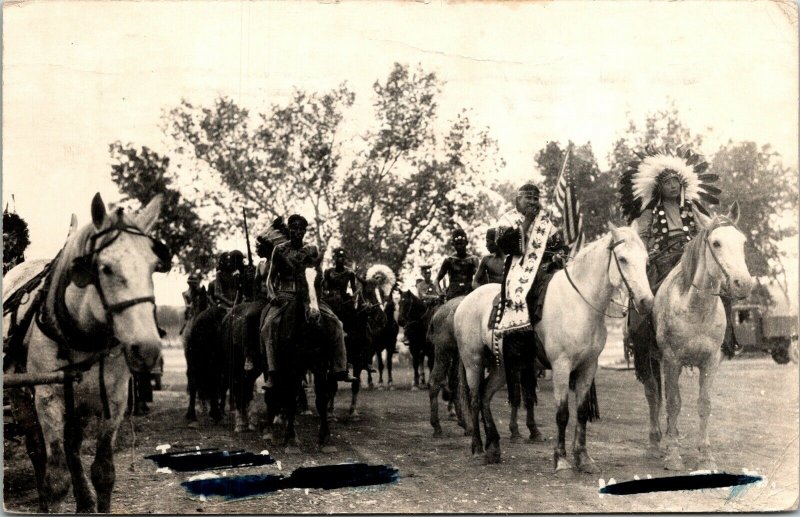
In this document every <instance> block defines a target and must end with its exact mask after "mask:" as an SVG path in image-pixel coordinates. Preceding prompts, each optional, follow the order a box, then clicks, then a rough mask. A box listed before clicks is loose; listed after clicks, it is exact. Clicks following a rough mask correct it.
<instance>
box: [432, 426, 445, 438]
mask: <svg viewBox="0 0 800 517" xmlns="http://www.w3.org/2000/svg"><path fill="white" fill-rule="evenodd" d="M442 434H444V433H442V428H441V427H434V428H433V437H434V438H441V436H442Z"/></svg>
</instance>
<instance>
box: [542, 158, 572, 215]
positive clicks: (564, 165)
mask: <svg viewBox="0 0 800 517" xmlns="http://www.w3.org/2000/svg"><path fill="white" fill-rule="evenodd" d="M571 150H572V143H569V144H567V150H566V152H565V153H564V163H562V164H561V171H559V173H558V177H557V178H556V184H555V188H553V190H552V192H550V201H549V203H548V204H549V205H550V206H552V205H554V204H555V199H553V198H554V196H555V194H556V192H557V191H558V184H559V183H561V177H562V176H563V175H564V171H565V170H566V168H567V162H568V161H569V153H570V151H571ZM559 212H561V210H559ZM561 217H562V218H563V217H564V214H563V213H562V214H561Z"/></svg>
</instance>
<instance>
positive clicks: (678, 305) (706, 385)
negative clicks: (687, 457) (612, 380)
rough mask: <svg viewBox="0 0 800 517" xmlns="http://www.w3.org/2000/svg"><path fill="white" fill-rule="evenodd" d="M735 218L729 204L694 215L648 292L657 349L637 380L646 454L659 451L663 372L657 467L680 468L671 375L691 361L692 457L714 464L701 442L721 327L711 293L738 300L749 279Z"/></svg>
mask: <svg viewBox="0 0 800 517" xmlns="http://www.w3.org/2000/svg"><path fill="white" fill-rule="evenodd" d="M738 219H739V205H738V203H734V204H733V205H731V207H730V210H729V212H728V214H727V215H724V216H715V217H714V218H713V219H711V220H710V221H704V220H698V222H700V223H701V226H702V229H701V230H700V232H699V233H698V234H697V236H696V237H695V238H694V239H693V240H692V241H691V242H690V243H689V244H687V245H686V247H685V248H684V250H683V256H682V257H681V261H680V263H679V264H678V265H677V266H676V267H675V268H674V269H673V270H672V271H671V272H670V273H669V274H668V275H667V277H666V278H665V279H664V282H663V283H662V284H661V286H660V287H659V289H658V292H657V293H656V297H655V305H654V307H653V322H654V324H655V330H656V342H657V343H658V348H657V350H654V351H653V353H652V354H651V356H650V358H651V363H650V364H651V365H652V369H651V370H650V375H649V377H648V378H646V379H645V382H644V389H645V396H646V397H647V403H648V405H649V406H650V447H649V449H648V454H649V455H651V456H660V442H661V427H660V424H659V420H660V416H661V377H662V375H663V378H664V388H665V390H664V391H665V392H666V400H667V437H666V449H667V450H666V458H665V460H664V467H665V468H666V469H669V470H683V468H684V467H683V460H682V458H681V455H680V450H679V447H680V444H679V442H678V438H679V436H678V415H679V414H680V411H681V394H680V384H679V379H680V375H681V370H683V368H684V366H697V367H698V369H699V370H700V376H699V378H700V393H699V397H698V399H697V412H698V414H699V416H700V433H699V443H698V449H699V453H700V457H699V460H698V465H697V469H700V470H704V469H708V470H714V469H716V463H715V461H714V457H713V455H712V454H711V444H710V442H709V439H708V417H709V416H710V415H711V390H712V387H713V385H714V379H715V378H716V375H717V370H718V369H719V364H720V360H721V358H722V352H721V350H720V349H721V346H722V342H723V339H724V337H725V327H726V324H727V320H726V317H725V310H724V308H723V306H722V301H721V300H720V298H719V295H720V294H721V293H722V292H723V291H727V292H728V293H729V294H730V295H731V296H733V297H735V298H745V297H747V296H748V295H749V293H750V291H751V289H752V287H753V283H754V281H753V279H752V277H751V276H750V273H749V272H748V270H747V265H746V264H745V260H744V242H745V237H744V235H743V234H742V232H741V231H740V230H739V229H738V228H736V222H737V221H738Z"/></svg>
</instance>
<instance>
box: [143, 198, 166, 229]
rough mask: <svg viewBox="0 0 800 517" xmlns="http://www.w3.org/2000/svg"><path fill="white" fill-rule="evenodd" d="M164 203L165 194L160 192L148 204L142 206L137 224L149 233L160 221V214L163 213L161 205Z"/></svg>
mask: <svg viewBox="0 0 800 517" xmlns="http://www.w3.org/2000/svg"><path fill="white" fill-rule="evenodd" d="M163 203H164V195H163V194H159V195H157V196H155V197H154V198H153V199H151V200H150V202H149V203H147V206H146V207H144V208H142V209H141V210H140V211H139V213H138V214H136V226H138V227H139V229H140V230H142V231H143V232H144V233H149V232H150V231H151V230H152V229H153V227H154V226H155V225H156V221H158V214H159V213H161V205H162V204H163Z"/></svg>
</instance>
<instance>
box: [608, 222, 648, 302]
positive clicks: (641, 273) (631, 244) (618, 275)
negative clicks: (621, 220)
mask: <svg viewBox="0 0 800 517" xmlns="http://www.w3.org/2000/svg"><path fill="white" fill-rule="evenodd" d="M609 229H610V230H611V243H610V244H609V258H608V278H609V282H610V283H611V285H612V286H613V287H614V288H615V289H620V290H622V289H624V290H626V291H627V292H628V295H629V296H630V297H631V300H633V304H634V307H635V308H636V310H637V311H638V312H642V313H648V312H650V311H651V310H652V308H653V291H651V290H650V283H649V282H648V280H647V248H646V247H645V245H644V243H643V242H642V238H641V237H639V232H638V229H637V228H636V226H635V225H634V226H622V227H619V228H617V227H615V226H614V225H612V224H609Z"/></svg>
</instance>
